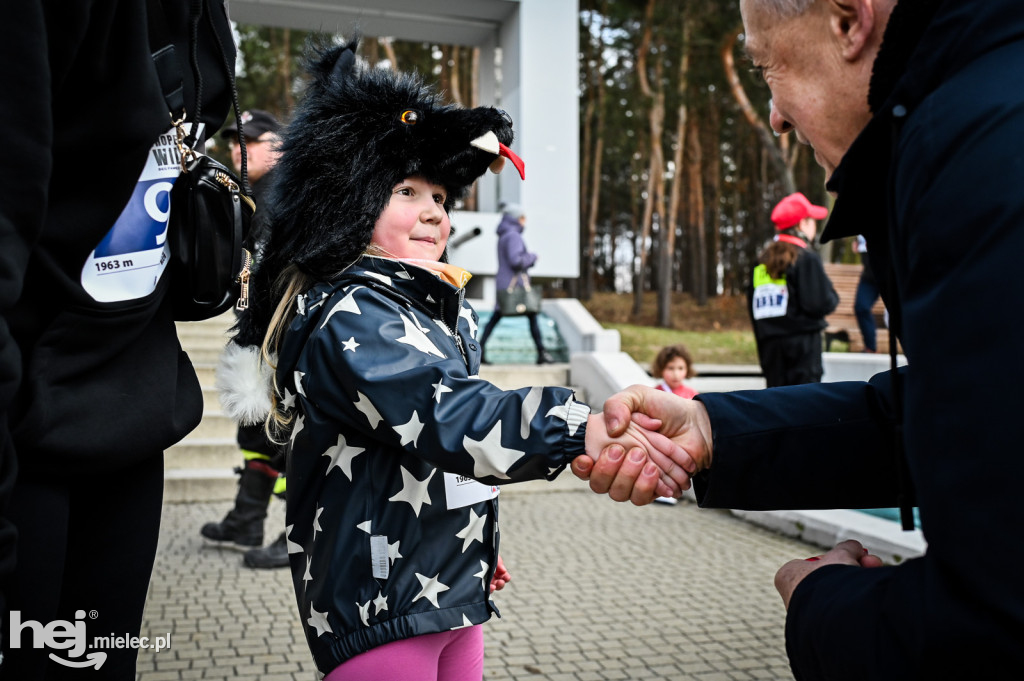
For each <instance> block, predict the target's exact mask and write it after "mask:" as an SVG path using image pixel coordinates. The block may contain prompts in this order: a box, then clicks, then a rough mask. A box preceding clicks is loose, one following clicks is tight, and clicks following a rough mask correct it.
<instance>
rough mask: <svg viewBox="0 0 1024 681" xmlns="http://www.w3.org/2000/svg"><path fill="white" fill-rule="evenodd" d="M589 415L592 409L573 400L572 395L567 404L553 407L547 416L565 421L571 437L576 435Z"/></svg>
mask: <svg viewBox="0 0 1024 681" xmlns="http://www.w3.org/2000/svg"><path fill="white" fill-rule="evenodd" d="M589 414H590V407H588V406H587V405H585V404H583V403H582V402H576V401H575V400H573V398H572V395H569V399H567V400H566V401H565V404H563V405H561V406H558V407H551V409H549V410H548V413H547V414H546V416H553V417H555V418H556V419H562V420H563V421H565V425H566V426H568V427H569V435H575V434H576V431H577V430H579V428H580V425H581V424H582V423H583V422H584V421H586V420H587V416H588V415H589Z"/></svg>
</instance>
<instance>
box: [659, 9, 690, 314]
mask: <svg viewBox="0 0 1024 681" xmlns="http://www.w3.org/2000/svg"><path fill="white" fill-rule="evenodd" d="M682 38H683V39H682V47H681V49H680V55H679V80H678V82H677V83H676V89H677V91H678V92H679V107H678V108H677V110H676V134H675V140H676V148H675V150H674V152H673V154H672V163H673V167H674V168H675V170H674V172H673V174H672V188H671V193H670V195H669V202H668V215H667V216H666V218H667V219H666V220H665V239H664V248H663V249H662V258H661V262H662V270H663V271H664V274H663V275H662V277H661V282H660V285H659V286H658V326H662V327H665V328H671V327H672V289H673V285H672V284H673V281H674V279H675V277H674V276H673V269H674V268H673V260H674V259H675V252H676V230H677V229H678V227H679V213H680V210H679V203H680V196H681V195H682V186H683V151H684V149H685V148H686V121H687V107H686V88H687V82H688V78H689V75H690V22H689V21H688V16H687V15H686V12H685V11H684V12H683V20H682Z"/></svg>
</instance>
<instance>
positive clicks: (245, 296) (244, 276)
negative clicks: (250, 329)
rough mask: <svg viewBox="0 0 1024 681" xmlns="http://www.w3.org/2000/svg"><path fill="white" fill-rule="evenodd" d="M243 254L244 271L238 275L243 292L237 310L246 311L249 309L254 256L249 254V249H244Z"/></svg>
mask: <svg viewBox="0 0 1024 681" xmlns="http://www.w3.org/2000/svg"><path fill="white" fill-rule="evenodd" d="M242 253H243V256H242V257H243V261H242V271H241V272H239V273H238V281H239V283H241V285H242V290H241V291H240V292H239V295H238V302H237V303H235V309H236V310H246V309H248V308H249V274H250V272H251V270H250V266H251V265H252V254H251V253H249V249H247V248H243V249H242Z"/></svg>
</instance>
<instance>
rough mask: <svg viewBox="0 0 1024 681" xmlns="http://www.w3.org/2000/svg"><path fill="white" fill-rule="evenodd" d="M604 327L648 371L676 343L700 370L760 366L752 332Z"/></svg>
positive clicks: (613, 325) (627, 326) (611, 325)
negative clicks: (703, 366) (702, 367)
mask: <svg viewBox="0 0 1024 681" xmlns="http://www.w3.org/2000/svg"><path fill="white" fill-rule="evenodd" d="M602 326H604V327H605V328H606V329H615V330H616V331H618V332H619V335H620V336H621V338H622V351H623V352H625V353H626V354H628V355H629V356H630V357H632V358H633V359H634V360H636V362H637V363H638V364H639V365H640V366H642V367H644V368H645V369H649V368H650V366H651V362H652V361H653V360H654V357H655V355H657V354H658V351H659V350H661V349H662V348H663V347H665V346H666V345H675V344H676V343H682V344H683V345H685V346H686V347H687V349H688V350H689V351H690V353H691V354H692V355H693V362H694V364H696V365H697V366H698V367H699V366H700V365H701V364H757V345H756V344H755V342H754V332H753V331H744V330H729V331H724V330H723V331H679V330H676V329H663V328H660V327H656V326H636V325H634V324H615V323H607V322H605V323H602Z"/></svg>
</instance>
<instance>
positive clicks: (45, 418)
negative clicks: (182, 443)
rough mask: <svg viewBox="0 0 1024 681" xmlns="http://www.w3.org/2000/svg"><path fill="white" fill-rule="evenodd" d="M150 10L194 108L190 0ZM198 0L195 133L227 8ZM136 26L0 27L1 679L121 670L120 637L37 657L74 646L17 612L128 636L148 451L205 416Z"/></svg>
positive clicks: (150, 475)
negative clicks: (100, 645) (172, 296)
mask: <svg viewBox="0 0 1024 681" xmlns="http://www.w3.org/2000/svg"><path fill="white" fill-rule="evenodd" d="M164 4H165V6H164V7H163V12H162V13H161V14H162V15H163V17H162V18H163V21H164V26H163V28H164V29H165V30H164V31H163V34H164V35H165V36H167V38H168V39H170V40H172V41H173V43H174V50H175V56H176V57H177V59H176V61H177V63H178V66H179V67H180V69H179V70H180V71H181V76H182V78H183V85H184V93H183V94H184V101H185V104H186V108H187V110H188V111H190V112H194V111H195V92H196V91H197V88H196V87H195V86H194V83H193V76H192V70H191V68H190V67H189V61H188V59H187V55H188V54H189V44H188V35H189V30H188V29H189V26H188V20H189V4H188V3H172V2H166V3H164ZM200 5H201V6H202V10H203V15H202V17H201V18H200V21H199V24H198V38H197V43H196V47H197V54H198V59H199V69H200V72H201V73H202V75H203V83H202V89H201V91H202V96H203V102H202V123H203V124H204V127H205V134H206V136H209V134H211V133H212V132H214V131H216V130H217V129H218V128H219V127H220V125H221V124H223V122H224V119H225V117H226V115H227V112H228V109H229V107H230V102H231V89H230V86H229V81H228V74H229V69H230V70H233V64H234V58H235V50H234V44H233V42H232V38H231V29H230V22H229V20H228V16H227V10H226V7H225V2H224V1H223V0H203V2H201V3H200ZM154 6H155V7H159V5H157V4H153V3H151V4H150V5H149V7H154ZM150 20H152V21H157V20H158V19H157V17H150V16H149V15H148V11H147V3H144V2H137V1H132V2H129V1H127V0H105V1H104V2H97V1H93V0H81V1H80V2H74V3H67V2H60V1H56V0H26V1H25V2H17V3H10V4H9V5H7V6H5V14H4V20H3V22H0V59H2V60H3V63H5V64H8V65H17V67H16V68H14V67H12V68H7V69H3V70H2V73H0V89H2V91H3V92H5V93H14V92H16V93H17V96H5V97H3V98H2V101H0V121H2V122H3V125H0V137H2V143H3V148H4V150H5V151H4V154H3V158H2V161H0V244H2V245H0V412H2V417H0V507H3V508H4V509H5V510H4V512H3V515H2V518H0V582H2V587H3V595H4V597H5V599H6V604H5V606H6V607H4V610H5V611H6V610H7V609H9V610H10V611H11V612H10V613H9V614H8V613H7V612H3V613H2V621H3V622H4V625H5V627H6V625H7V623H9V622H11V621H12V620H13V619H14V618H15V617H17V618H18V620H17V621H19V622H20V623H22V626H21V628H20V629H19V628H12V629H11V631H5V632H3V633H4V635H3V642H4V650H3V658H2V663H0V676H2V677H3V678H4V679H16V680H17V681H33V680H35V679H41V678H43V677H44V676H45V678H46V679H48V680H52V679H61V678H65V675H66V676H68V677H74V678H85V677H88V678H90V679H115V680H118V681H121V680H124V681H128V680H131V679H134V678H135V661H136V658H137V652H138V651H137V650H135V649H134V648H131V647H126V648H115V647H110V648H106V649H104V650H102V651H89V654H90V655H91V654H92V653H97V652H102V653H104V654H105V655H106V657H105V658H104V659H103V660H102V665H101V668H99V669H89V670H88V671H83V670H81V669H76V668H73V667H69V666H65V665H63V664H60V663H57V662H54V661H52V660H51V659H50V658H51V656H56V657H59V658H61V659H63V660H65V661H71V662H78V663H82V662H85V661H87V660H86V659H85V657H84V655H85V653H84V652H83V651H78V650H72V649H67V648H64V649H56V648H54V647H52V646H51V647H46V646H45V643H46V641H45V640H40V636H39V634H38V633H36V631H35V630H34V629H33V628H32V627H31V626H29V625H28V622H29V620H32V621H34V622H36V623H38V628H42V627H46V626H48V625H50V624H51V623H58V622H61V621H64V622H68V623H71V624H75V623H76V622H78V623H79V624H75V626H84V628H85V633H86V636H87V638H88V643H92V637H93V636H101V635H105V636H109V635H110V634H111V632H116V635H119V636H124V635H126V634H137V633H139V630H140V627H141V623H142V613H143V607H144V604H145V599H146V592H147V589H148V585H149V578H150V574H151V571H152V566H153V560H154V556H155V552H156V546H157V537H158V530H159V526H160V510H161V504H162V492H163V482H164V480H163V475H164V471H163V451H164V450H165V449H167V448H168V447H170V446H171V445H173V444H174V443H175V442H177V441H178V440H180V439H181V438H182V437H184V436H185V435H186V434H187V433H188V432H189V431H190V430H192V429H193V428H194V427H195V426H196V425H197V424H198V423H199V420H200V418H201V417H202V411H203V401H202V392H201V390H200V387H199V381H198V380H197V378H196V374H195V371H194V369H193V367H192V364H191V362H190V361H189V358H188V356H187V355H186V354H185V353H184V352H183V351H182V349H181V346H180V344H179V342H178V338H177V334H176V331H175V322H174V318H173V315H172V311H171V305H170V301H169V300H167V295H166V294H167V291H168V289H169V287H170V286H171V285H172V284H171V282H170V281H169V279H170V277H169V276H167V270H165V267H166V263H167V256H168V251H167V247H166V240H165V239H164V237H165V231H166V211H165V212H164V214H163V215H162V216H160V215H155V214H154V213H153V211H152V208H153V204H152V202H149V203H147V202H146V201H145V200H144V199H145V197H147V196H148V197H150V198H152V196H153V195H152V194H150V193H149V192H150V190H153V191H155V193H156V195H157V196H158V197H159V195H160V193H161V191H166V190H165V189H163V188H164V187H166V186H168V185H169V182H170V181H173V180H170V177H176V176H177V172H176V166H177V161H176V160H175V158H174V156H173V154H174V151H175V149H174V146H173V141H172V140H173V138H172V137H168V133H170V132H171V125H170V120H169V111H168V105H167V102H166V100H165V98H164V94H163V91H162V88H161V82H160V79H159V77H158V75H157V70H156V68H155V65H154V61H153V58H152V55H151V52H152V50H153V49H154V48H153V46H151V45H150V40H149V37H148V36H149V35H150V24H149V22H150ZM218 42H219V43H220V47H218V46H217V43H218ZM151 171H152V172H156V173H163V174H158V175H157V177H158V178H159V179H154V178H153V177H152V176H151V175H150V174H149V173H151ZM167 173H170V176H168V174H167ZM164 178H166V181H165V179H164ZM154 186H155V190H154ZM157 204H158V205H159V199H158V201H157ZM163 205H165V206H166V203H164V204H163ZM157 213H159V210H157ZM15 469H17V479H16V482H15V477H14V474H15ZM15 537H16V538H15ZM15 613H17V614H15ZM78 613H87V614H88V615H83V616H81V617H76V614H78ZM57 626H58V627H59V626H61V625H60V624H58V625H57ZM76 631H77V630H76ZM143 635H148V632H143ZM83 643H84V642H83ZM34 644H41V647H34Z"/></svg>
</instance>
